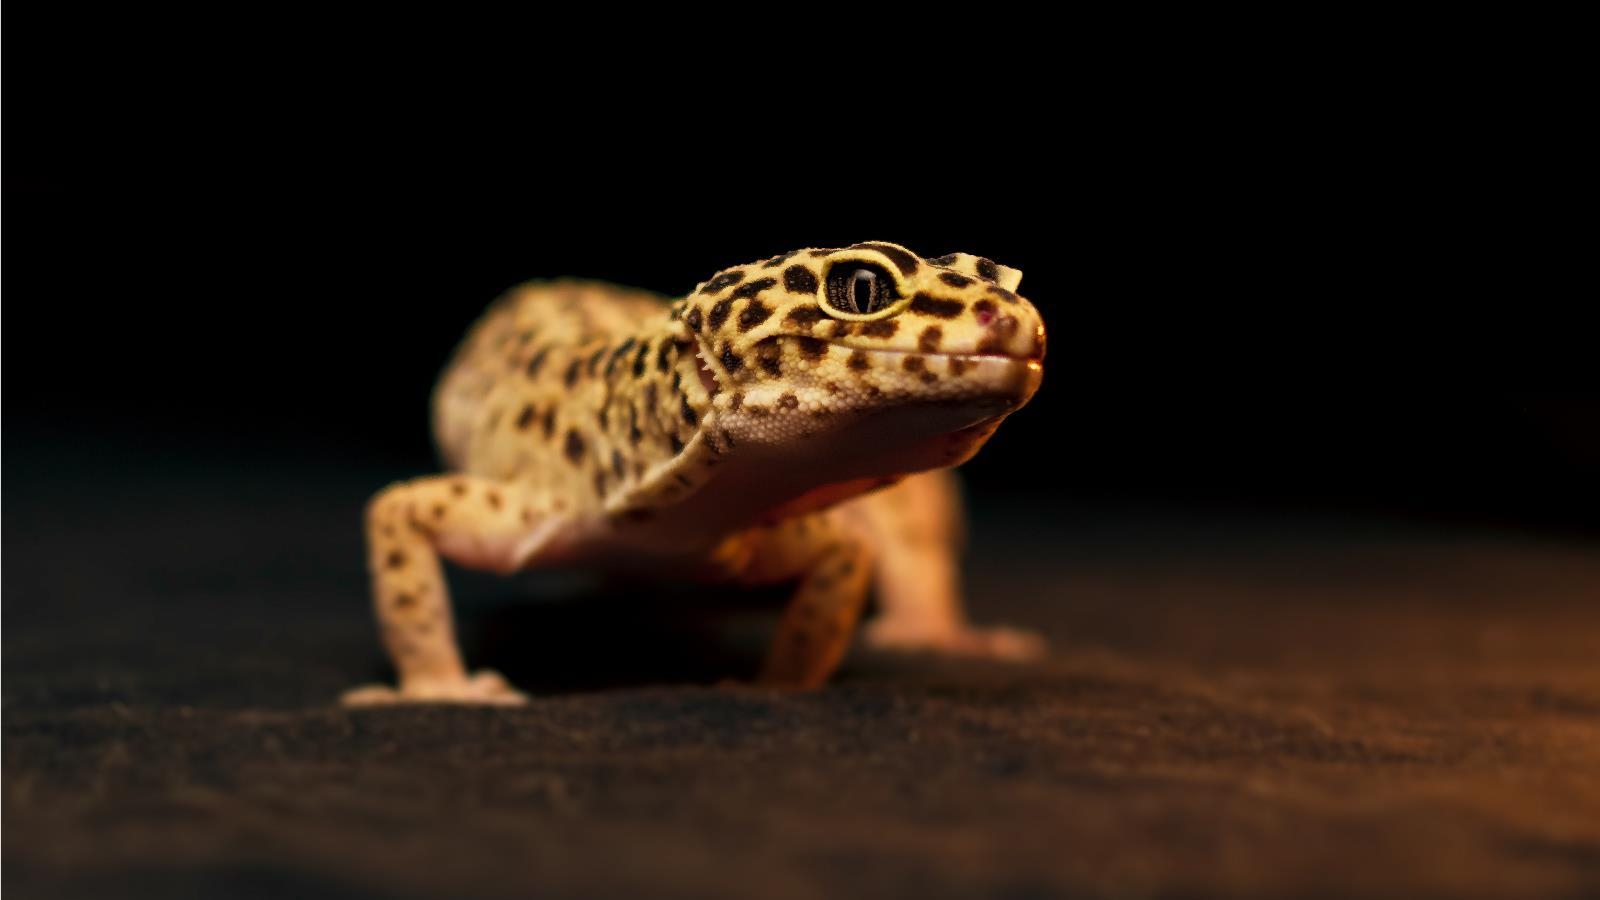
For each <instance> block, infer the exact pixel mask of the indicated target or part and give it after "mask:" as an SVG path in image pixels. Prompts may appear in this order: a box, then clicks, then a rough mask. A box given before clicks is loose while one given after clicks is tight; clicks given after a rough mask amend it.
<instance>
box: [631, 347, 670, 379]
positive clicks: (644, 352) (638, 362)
mask: <svg viewBox="0 0 1600 900" xmlns="http://www.w3.org/2000/svg"><path fill="white" fill-rule="evenodd" d="M662 343H666V341H662ZM649 357H650V343H649V342H648V341H646V342H645V343H643V344H640V345H639V355H638V356H635V357H634V358H633V377H635V378H643V377H644V369H645V360H647V359H649Z"/></svg>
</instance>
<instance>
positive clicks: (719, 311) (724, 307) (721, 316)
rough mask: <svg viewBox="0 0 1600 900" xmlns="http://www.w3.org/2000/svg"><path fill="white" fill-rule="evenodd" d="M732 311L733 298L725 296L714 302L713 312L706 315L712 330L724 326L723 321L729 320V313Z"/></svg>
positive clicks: (707, 322)
mask: <svg viewBox="0 0 1600 900" xmlns="http://www.w3.org/2000/svg"><path fill="white" fill-rule="evenodd" d="M732 311H733V300H732V298H729V297H724V298H722V299H721V300H718V301H717V302H716V303H714V304H712V306H711V314H710V315H708V316H706V324H707V325H709V326H711V330H712V331H716V330H717V329H718V328H721V327H722V323H724V322H726V321H728V313H730V312H732Z"/></svg>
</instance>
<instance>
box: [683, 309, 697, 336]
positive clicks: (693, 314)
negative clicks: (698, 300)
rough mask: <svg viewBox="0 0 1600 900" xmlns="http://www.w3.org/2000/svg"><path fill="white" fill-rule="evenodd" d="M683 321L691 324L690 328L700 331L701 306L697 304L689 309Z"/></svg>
mask: <svg viewBox="0 0 1600 900" xmlns="http://www.w3.org/2000/svg"><path fill="white" fill-rule="evenodd" d="M683 321H684V323H685V324H687V325H688V326H689V328H690V330H693V331H699V330H700V307H698V306H696V307H695V308H694V309H691V310H689V314H688V315H687V316H684V317H683Z"/></svg>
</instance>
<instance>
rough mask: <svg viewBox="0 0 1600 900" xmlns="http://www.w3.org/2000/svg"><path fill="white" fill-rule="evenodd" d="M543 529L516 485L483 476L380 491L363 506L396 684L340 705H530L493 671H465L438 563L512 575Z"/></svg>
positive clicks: (351, 694) (363, 691)
mask: <svg viewBox="0 0 1600 900" xmlns="http://www.w3.org/2000/svg"><path fill="white" fill-rule="evenodd" d="M542 524H544V517H543V516H541V515H540V513H539V512H538V511H537V509H536V508H535V507H534V506H533V505H531V500H530V498H528V497H527V496H525V494H524V492H523V490H522V489H521V488H518V487H514V486H511V485H505V484H500V483H497V482H493V481H488V480H486V479H482V478H474V477H470V476H464V475H452V476H440V477H433V478H419V479H417V480H414V481H408V482H403V483H400V484H395V485H392V486H390V487H388V488H386V489H384V490H383V491H380V492H379V493H378V494H377V496H375V497H374V498H373V499H372V502H371V503H369V504H368V506H367V551H368V559H367V561H368V566H369V568H370V569H371V573H372V599H373V607H374V611H375V612H376V614H377V619H378V629H379V632H380V634H381V635H382V638H383V644H384V647H385V649H386V650H387V651H388V653H389V658H390V659H391V660H393V662H394V666H395V670H396V671H397V672H398V674H399V685H398V686H397V687H389V686H387V685H368V686H366V687H360V688H356V689H354V690H351V691H347V692H346V693H345V694H344V695H343V697H342V698H341V702H342V703H343V704H344V705H345V706H372V705H381V704H394V703H482V704H496V705H515V704H520V703H526V702H527V696H526V695H524V694H522V693H521V692H520V691H517V690H516V689H514V688H512V687H511V686H510V685H509V684H507V683H506V680H505V679H504V678H502V677H501V676H500V675H499V674H498V673H496V672H493V671H489V670H480V671H478V672H475V673H472V674H468V673H467V671H466V667H465V666H464V665H463V664H462V659H461V651H460V648H459V647H458V645H457V642H456V635H455V625H454V622H453V621H452V616H451V611H450V595H449V590H448V588H447V587H446V585H445V581H444V573H443V570H442V568H441V566H440V557H441V556H443V557H444V558H446V559H449V560H451V561H452V562H455V563H458V564H460V565H463V566H466V567H468V568H474V569H485V570H488V571H493V572H498V573H501V574H509V573H511V572H513V571H516V570H517V569H519V568H521V567H522V566H523V565H524V564H525V563H526V561H527V559H528V558H529V557H530V556H531V555H532V552H533V550H534V549H536V547H537V545H538V542H539V536H540V534H541V528H540V526H541V525H542Z"/></svg>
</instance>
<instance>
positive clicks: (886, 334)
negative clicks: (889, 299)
mask: <svg viewBox="0 0 1600 900" xmlns="http://www.w3.org/2000/svg"><path fill="white" fill-rule="evenodd" d="M899 330H900V322H899V320H898V319H875V320H873V321H871V322H867V323H866V324H864V325H862V326H861V334H862V335H863V336H865V337H872V338H891V337H894V333H895V332H896V331H899Z"/></svg>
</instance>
